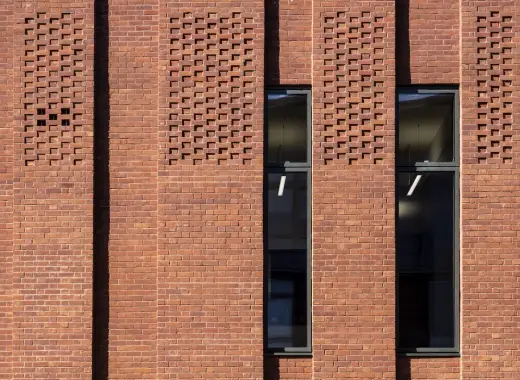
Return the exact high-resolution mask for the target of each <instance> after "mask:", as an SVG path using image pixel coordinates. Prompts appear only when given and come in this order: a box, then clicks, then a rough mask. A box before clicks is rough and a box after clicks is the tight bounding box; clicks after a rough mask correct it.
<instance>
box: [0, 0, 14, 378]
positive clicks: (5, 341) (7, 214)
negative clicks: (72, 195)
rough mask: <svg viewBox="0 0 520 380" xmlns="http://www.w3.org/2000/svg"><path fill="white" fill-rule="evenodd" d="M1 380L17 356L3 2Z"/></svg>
mask: <svg viewBox="0 0 520 380" xmlns="http://www.w3.org/2000/svg"><path fill="white" fill-rule="evenodd" d="M0 8H1V9H2V12H1V13H0V86H1V89H2V90H1V91H0V147H2V148H1V150H0V378H2V379H11V378H12V364H13V363H12V357H13V345H12V343H13V289H12V288H13V279H12V275H13V124H14V120H13V111H14V108H13V107H14V104H13V100H14V98H13V74H14V71H13V69H14V67H13V46H14V43H13V38H14V31H13V15H14V6H13V3H12V1H11V0H2V1H0Z"/></svg>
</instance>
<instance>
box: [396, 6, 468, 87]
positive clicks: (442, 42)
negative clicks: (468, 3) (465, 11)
mask: <svg viewBox="0 0 520 380" xmlns="http://www.w3.org/2000/svg"><path fill="white" fill-rule="evenodd" d="M396 21H397V23H396V32H397V36H396V37H397V44H396V57H397V65H396V71H397V82H398V84H400V85H407V84H434V83H437V84H451V83H453V84H458V83H459V82H460V47H459V40H460V5H459V1H458V0H398V1H397V2H396Z"/></svg>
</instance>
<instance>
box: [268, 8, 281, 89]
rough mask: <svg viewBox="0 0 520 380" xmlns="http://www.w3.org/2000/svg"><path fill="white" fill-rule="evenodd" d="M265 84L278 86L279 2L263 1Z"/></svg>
mask: <svg viewBox="0 0 520 380" xmlns="http://www.w3.org/2000/svg"><path fill="white" fill-rule="evenodd" d="M265 84H266V85H277V84H280V6H279V0H266V1H265Z"/></svg>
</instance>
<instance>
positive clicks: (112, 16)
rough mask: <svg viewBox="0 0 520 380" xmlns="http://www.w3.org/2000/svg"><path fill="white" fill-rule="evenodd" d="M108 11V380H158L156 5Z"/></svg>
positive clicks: (114, 5) (137, 2)
mask: <svg viewBox="0 0 520 380" xmlns="http://www.w3.org/2000/svg"><path fill="white" fill-rule="evenodd" d="M107 5H108V28H109V35H108V39H109V40H108V43H109V48H108V49H109V54H108V64H109V67H108V70H109V73H108V75H109V87H110V99H109V102H110V119H109V120H110V128H109V141H110V142H109V173H110V181H109V182H110V183H109V184H107V185H109V186H110V235H109V272H110V283H109V302H110V310H109V339H108V342H109V354H108V357H109V363H108V369H109V378H110V379H122V380H123V379H124V380H132V379H135V380H137V379H139V380H144V379H153V380H156V379H157V378H158V376H157V196H158V194H157V162H158V142H157V135H158V102H159V93H158V87H157V83H158V70H159V68H158V41H159V28H158V18H159V1H157V0H144V1H143V0H109V1H108V3H107Z"/></svg>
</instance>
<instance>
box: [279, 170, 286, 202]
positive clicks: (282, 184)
mask: <svg viewBox="0 0 520 380" xmlns="http://www.w3.org/2000/svg"><path fill="white" fill-rule="evenodd" d="M284 187H285V176H284V175H283V176H281V177H280V186H279V187H278V196H279V197H281V196H282V195H283V189H284Z"/></svg>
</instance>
